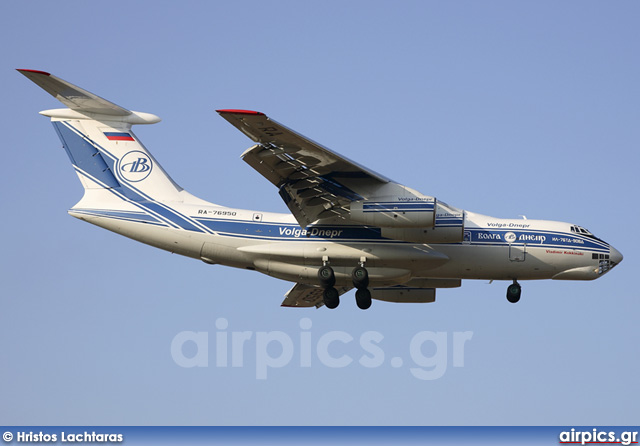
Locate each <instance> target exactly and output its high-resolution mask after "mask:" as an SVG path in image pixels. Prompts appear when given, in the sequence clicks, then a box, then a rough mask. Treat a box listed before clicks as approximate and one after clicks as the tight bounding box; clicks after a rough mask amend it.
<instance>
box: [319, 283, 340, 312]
mask: <svg viewBox="0 0 640 446" xmlns="http://www.w3.org/2000/svg"><path fill="white" fill-rule="evenodd" d="M322 300H323V301H324V305H325V306H326V307H327V308H330V309H331V310H333V309H334V308H337V307H338V305H340V294H338V290H336V289H335V288H333V287H330V288H325V290H324V291H323V293H322Z"/></svg>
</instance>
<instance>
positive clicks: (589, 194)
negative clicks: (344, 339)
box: [0, 1, 640, 425]
mask: <svg viewBox="0 0 640 446" xmlns="http://www.w3.org/2000/svg"><path fill="white" fill-rule="evenodd" d="M639 13H640V6H639V5H638V3H637V2H631V1H620V2H613V3H611V2H594V1H567V2H560V3H559V2H552V1H539V2H526V3H525V2H510V1H504V2H502V1H489V2H475V1H468V2H431V1H424V2H422V1H416V2H393V3H392V2H377V1H373V2H370V1H368V2H365V1H353V2H337V1H327V2H286V1H283V2H254V1H248V2H235V3H234V2H204V1H203V2H190V1H185V2H148V1H138V2H124V1H113V2H109V3H100V2H81V1H70V2H44V1H35V2H18V1H5V2H2V4H1V5H0V25H1V26H0V36H1V37H2V41H3V42H5V44H4V45H3V50H2V56H3V57H2V61H1V62H0V63H1V66H2V69H1V70H0V80H1V81H2V84H3V85H4V86H5V89H4V94H3V98H4V100H3V104H4V113H3V118H4V119H3V120H2V124H0V125H2V128H3V134H4V135H5V139H4V144H3V145H4V152H3V153H4V162H3V169H2V176H1V177H0V181H1V182H2V191H3V192H2V197H3V200H2V201H3V203H4V216H5V218H3V219H2V222H1V223H0V224H1V225H2V233H3V234H4V237H3V255H2V257H0V259H1V260H0V261H1V262H2V264H1V268H0V271H1V273H0V274H1V276H0V277H1V278H2V281H1V285H0V286H1V290H2V291H1V292H0V296H1V297H0V305H1V308H2V309H1V310H0V346H1V350H0V351H1V352H2V361H0V399H1V400H2V402H3V404H2V408H0V420H1V421H2V424H32V425H34V424H67V425H69V424H80V425H82V424H109V425H122V424H213V425H263V424H277V425H325V424H326V425H343V424H345V425H369V424H378V425H379V424H383V425H405V424H411V425H432V424H433V425H441V424H444V425H457V424H471V425H483V424H496V425H503V424H516V425H527V424H564V425H574V424H575V425H590V424H612V425H615V424H633V423H636V422H637V419H638V415H639V411H638V406H637V395H638V393H639V390H640V388H639V384H638V381H637V370H638V367H639V366H640V360H639V348H638V342H637V341H638V330H637V319H638V314H639V310H640V299H638V298H639V297H640V296H639V294H640V293H639V292H638V289H637V284H636V283H635V282H634V281H633V278H634V277H635V271H638V269H639V267H640V265H638V261H637V258H636V256H635V253H636V250H637V249H638V241H637V237H635V236H633V229H632V228H633V227H634V223H635V221H637V219H638V217H639V215H638V208H637V198H636V195H637V192H638V189H639V187H638V186H639V183H638V174H637V168H638V162H639V157H638V145H639V142H640V130H639V128H640V127H639V126H638V123H639V122H640V112H639V108H638V104H639V103H640V87H639V85H640V84H639V83H638V79H640V59H638V57H637V54H638V45H639V42H640V29H639V28H638V26H637V17H638V14H639ZM15 68H33V69H40V70H45V71H49V72H51V73H53V74H55V75H57V76H59V77H61V78H63V79H66V80H68V81H70V82H73V83H75V84H77V85H80V86H81V87H83V88H86V89H87V90H89V91H92V92H95V93H96V94H99V95H100V96H103V97H105V98H107V99H109V100H112V101H113V102H115V103H117V104H119V105H122V106H124V107H127V108H130V109H134V110H139V111H145V112H150V113H155V114H157V115H159V116H160V117H162V118H163V121H162V122H161V123H159V124H156V125H153V126H148V127H139V128H137V129H136V134H137V135H138V136H139V137H140V138H141V139H142V140H143V141H144V142H145V145H146V146H147V147H148V148H149V149H150V150H151V151H152V153H153V154H154V156H155V157H156V158H157V159H158V160H159V161H160V162H161V163H162V165H163V167H164V168H165V169H166V170H167V171H169V173H170V174H171V175H172V177H173V178H174V179H175V180H176V181H177V182H178V183H179V184H180V185H181V186H183V187H184V188H185V189H187V190H189V191H190V192H192V193H193V194H195V195H197V196H200V197H202V198H204V199H207V200H209V201H212V202H215V203H219V204H223V205H228V206H234V207H239V208H248V209H257V210H265V211H280V212H286V211H287V210H286V207H285V206H284V204H283V203H282V202H281V200H280V198H279V196H278V194H277V191H276V189H275V188H274V187H273V186H272V185H270V184H269V183H268V182H267V181H266V180H265V179H264V178H262V177H261V176H260V175H258V174H257V173H256V172H254V171H253V170H252V169H251V168H250V167H249V166H247V165H246V164H245V163H244V162H242V161H241V160H240V158H239V155H240V154H241V153H242V152H243V151H244V150H245V149H246V148H248V147H249V146H250V145H251V141H249V140H248V139H247V138H246V137H245V136H244V135H242V134H241V133H240V132H238V131H237V130H236V129H234V128H233V127H232V126H230V125H229V124H228V123H227V122H225V121H224V120H223V119H220V118H219V117H218V116H217V114H216V113H215V112H214V110H215V109H219V108H247V109H255V110H260V111H263V112H265V113H267V114H269V115H270V116H272V117H273V118H275V119H277V120H278V121H280V122H282V123H284V124H285V125H287V126H289V127H291V128H293V129H296V130H297V131H299V132H300V133H302V134H304V135H306V136H308V137H310V138H312V139H315V140H317V141H319V142H321V143H322V144H324V145H326V146H327V147H330V148H331V149H333V150H335V151H337V152H339V153H342V154H344V155H346V156H347V157H349V158H351V159H354V160H356V161H358V162H360V163H362V164H364V165H366V166H367V167H370V168H371V169H373V170H375V171H378V172H381V173H383V174H384V175H386V176H389V177H391V178H393V179H395V180H397V181H400V182H402V183H404V184H407V185H409V186H411V187H414V188H416V189H418V190H420V191H422V192H423V193H425V194H429V195H433V196H436V197H437V198H438V199H441V200H444V201H447V202H449V203H450V204H452V205H455V206H458V207H462V208H465V209H469V210H472V211H476V212H481V213H484V214H488V215H494V216H496V217H517V216H518V215H526V216H527V217H529V218H539V219H550V220H561V221H570V222H572V223H576V224H579V225H582V226H585V227H587V228H589V229H590V230H591V231H592V232H594V233H595V234H596V235H598V236H599V237H601V238H603V239H604V240H606V241H608V242H610V243H611V244H612V245H614V246H615V247H616V248H618V249H619V250H620V251H621V252H622V253H623V254H624V255H625V260H624V262H623V263H622V264H621V265H620V266H618V267H617V268H616V269H615V270H614V271H613V272H612V273H610V274H608V275H607V276H605V277H603V278H602V279H599V280H597V281H595V282H587V283H580V282H555V281H553V282H552V281H542V282H525V283H523V297H522V300H521V302H520V303H519V304H518V305H510V304H508V302H507V301H506V299H505V296H504V295H505V288H506V283H502V282H494V283H493V284H488V283H487V282H483V281H465V282H464V283H463V286H462V288H459V289H453V290H440V291H439V292H438V300H437V302H436V303H435V304H428V305H394V304H387V303H382V302H374V305H373V306H372V308H371V309H370V310H368V311H366V312H363V311H360V310H358V309H357V308H356V306H355V303H354V302H351V300H352V299H351V298H352V296H351V295H348V297H347V298H344V299H343V304H342V305H341V306H340V307H339V308H338V309H337V310H335V311H328V310H326V309H320V310H313V309H311V310H304V309H285V308H281V307H280V306H279V305H280V302H281V300H282V295H283V294H284V292H286V290H287V289H288V288H289V286H290V285H289V284H288V283H285V282H281V281H278V280H276V279H272V278H269V277H266V276H262V275H260V274H258V273H255V272H249V271H239V270H234V269H230V268H224V267H220V266H210V265H205V264H204V263H201V262H197V261H194V260H190V259H186V258H181V257H178V256H176V255H171V254H169V253H166V252H163V251H159V250H156V249H154V248H151V247H147V246H144V245H141V244H137V243H135V242H133V241H130V240H128V239H125V238H123V237H120V236H117V235H115V234H112V233H109V232H106V231H104V230H101V229H99V228H97V227H93V226H91V225H88V224H86V223H83V222H80V221H78V220H76V219H73V218H71V217H69V216H68V215H67V214H66V210H67V209H68V208H70V207H71V206H73V204H75V203H76V201H77V200H79V199H80V197H81V194H82V188H81V186H80V184H79V182H78V180H77V178H76V176H75V175H74V173H73V171H72V169H71V166H70V164H69V162H68V160H67V157H66V155H65V153H64V151H63V150H62V149H61V148H60V143H59V140H58V138H57V136H56V134H55V132H54V131H53V128H52V127H51V124H50V123H48V122H47V119H46V118H44V117H42V116H40V115H38V113H37V112H38V111H40V110H44V109H48V108H55V107H58V106H59V104H58V103H57V102H56V101H55V100H54V99H53V98H51V97H50V96H48V95H47V94H46V93H45V92H43V91H42V90H40V89H39V88H37V87H36V86H35V85H33V84H31V83H30V82H29V81H28V80H26V79H25V78H23V77H22V76H21V75H19V74H18V73H17V72H15V71H14V69H15ZM303 318H309V319H310V321H306V320H305V321H301V320H302V319H303ZM220 319H224V320H226V321H227V324H228V326H227V328H224V329H218V328H217V327H216V321H219V320H220ZM309 322H310V323H311V328H310V329H308V328H307V329H303V328H301V325H303V326H305V327H308V325H309ZM183 331H194V332H206V333H208V335H207V336H208V340H209V350H208V351H209V366H208V367H194V368H183V367H180V366H179V365H178V364H176V362H175V361H174V359H173V358H172V355H171V343H172V340H174V338H175V337H176V336H177V335H178V334H179V333H181V332H183ZM219 331H221V332H226V333H227V334H228V336H229V337H231V336H232V332H243V331H249V332H251V333H252V338H251V340H250V341H249V342H248V343H247V347H246V351H245V355H244V357H243V366H242V367H235V368H234V367H218V366H216V361H215V360H216V357H215V355H216V352H217V350H216V348H215V343H216V339H217V336H218V335H217V332H219ZM271 332H281V333H282V334H283V335H285V336H288V337H289V338H290V339H292V341H293V343H294V355H293V359H292V361H291V362H290V363H288V364H287V365H285V366H284V367H281V368H277V369H271V370H269V371H268V375H267V379H263V380H261V379H256V370H257V369H258V365H259V363H260V361H259V360H258V356H259V354H257V353H256V350H257V349H258V347H257V339H258V337H259V336H265V333H271ZM333 332H341V333H344V334H346V335H348V336H349V337H351V338H353V339H354V340H353V341H352V342H349V343H346V344H344V345H342V344H340V343H336V344H334V345H333V347H332V354H333V355H334V356H335V357H338V356H340V355H348V356H349V357H351V358H353V359H354V361H353V362H352V363H351V364H349V365H348V366H346V367H339V368H332V367H328V366H326V365H325V364H324V363H323V361H322V360H321V359H320V358H319V357H318V356H317V355H316V354H315V353H313V354H312V358H311V366H310V367H302V366H300V358H299V357H300V352H301V351H302V347H301V345H302V344H301V342H300V338H301V336H303V337H304V336H309V337H310V339H311V341H310V342H311V345H312V346H313V347H314V349H315V346H316V345H317V343H318V342H319V340H320V339H321V338H322V337H323V336H325V335H327V333H333ZM367 332H377V333H379V334H381V335H382V336H383V340H382V341H381V342H380V346H381V348H382V350H383V351H384V362H383V364H382V365H381V366H379V367H374V368H367V367H364V366H362V365H361V364H360V363H359V362H358V359H359V358H360V357H361V356H362V355H363V353H364V352H363V350H362V349H361V347H360V344H359V341H358V340H359V338H360V336H361V335H362V334H364V333H367ZM421 332H434V333H435V332H440V333H443V334H442V336H444V338H445V339H446V340H447V346H446V348H445V347H443V344H440V346H441V348H440V349H438V350H437V351H436V349H435V344H433V343H431V344H430V343H425V344H424V345H423V348H422V350H420V352H421V356H424V357H426V356H432V355H436V353H438V354H440V356H438V357H439V358H440V359H442V358H445V357H446V358H447V364H446V368H445V371H444V373H443V374H442V376H441V377H440V378H439V379H433V380H420V379H417V378H416V377H414V376H413V374H412V373H411V371H410V368H411V367H415V363H414V362H413V359H415V358H416V356H415V355H413V356H412V354H411V348H410V346H411V340H412V339H414V338H415V337H416V336H419V334H420V333H421ZM465 332H471V333H472V338H471V339H470V340H468V341H467V342H466V343H465V347H464V367H454V356H455V352H454V337H455V336H456V333H465ZM260 333H262V334H263V335H260ZM305 339H306V338H305ZM191 347H193V345H192V344H191ZM272 347H273V346H272ZM185 348H186V350H185V354H191V353H193V349H192V350H191V351H190V350H189V346H187V347H185ZM314 351H315V350H314ZM414 353H415V352H414ZM269 354H270V355H272V356H277V355H278V354H279V353H278V349H277V348H275V349H274V348H272V349H271V350H269ZM393 358H402V360H403V365H402V366H401V367H393V366H392V365H391V362H392V361H391V359H393ZM396 365H397V364H396ZM442 365H443V362H442V361H441V362H440V366H441V367H442Z"/></svg>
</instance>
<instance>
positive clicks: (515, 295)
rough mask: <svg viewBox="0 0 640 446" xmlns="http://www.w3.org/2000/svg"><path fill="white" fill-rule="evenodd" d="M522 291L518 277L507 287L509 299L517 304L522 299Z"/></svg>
mask: <svg viewBox="0 0 640 446" xmlns="http://www.w3.org/2000/svg"><path fill="white" fill-rule="evenodd" d="M521 293H522V287H521V286H520V284H519V283H518V281H517V280H516V279H513V283H512V284H511V285H509V286H508V287H507V300H508V301H509V302H511V303H512V304H515V303H516V302H518V301H519V300H520V294H521Z"/></svg>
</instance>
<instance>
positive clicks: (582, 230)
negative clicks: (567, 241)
mask: <svg viewBox="0 0 640 446" xmlns="http://www.w3.org/2000/svg"><path fill="white" fill-rule="evenodd" d="M571 232H574V233H576V234H583V235H586V236H587V237H590V238H594V239H596V240H600V239H599V238H598V237H596V236H595V235H593V234H592V233H591V232H590V231H588V230H587V229H585V228H583V227H582V226H576V225H573V226H571Z"/></svg>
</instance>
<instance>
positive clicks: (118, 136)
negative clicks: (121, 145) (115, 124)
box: [104, 132, 135, 141]
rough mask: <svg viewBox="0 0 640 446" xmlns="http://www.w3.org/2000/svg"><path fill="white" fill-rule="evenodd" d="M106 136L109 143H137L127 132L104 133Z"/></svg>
mask: <svg viewBox="0 0 640 446" xmlns="http://www.w3.org/2000/svg"><path fill="white" fill-rule="evenodd" d="M104 136H106V137H107V139H108V140H109V141H135V139H133V136H131V134H129V133H126V132H104Z"/></svg>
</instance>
